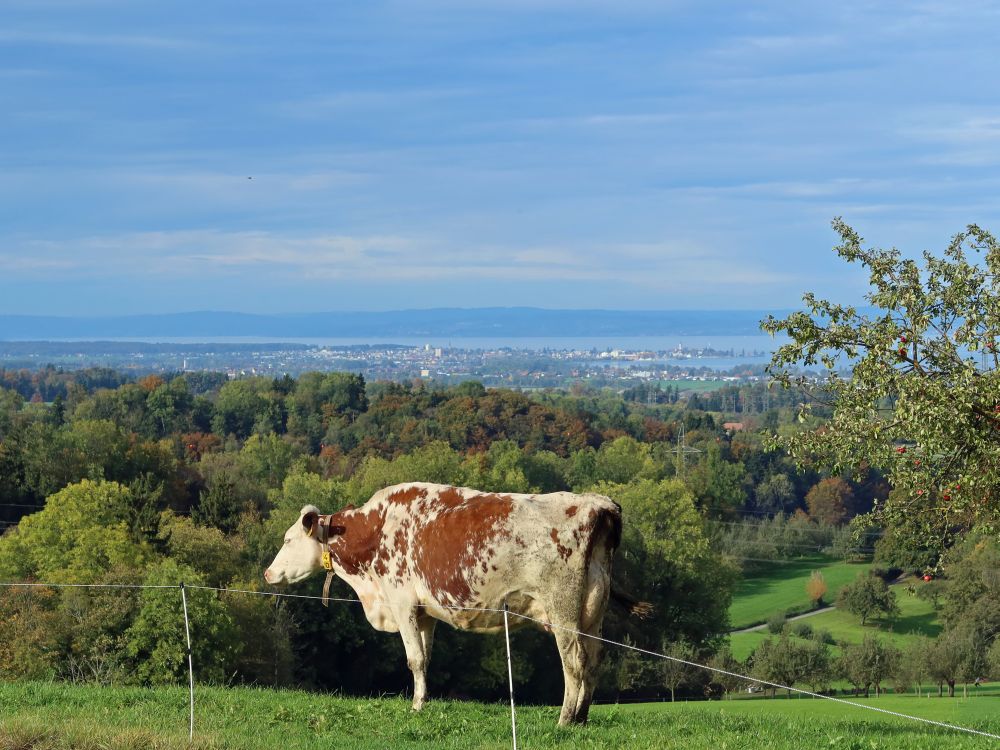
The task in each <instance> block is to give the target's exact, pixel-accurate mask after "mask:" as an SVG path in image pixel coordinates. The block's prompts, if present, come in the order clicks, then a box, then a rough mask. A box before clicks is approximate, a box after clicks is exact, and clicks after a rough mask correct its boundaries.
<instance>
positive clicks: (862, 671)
mask: <svg viewBox="0 0 1000 750" xmlns="http://www.w3.org/2000/svg"><path fill="white" fill-rule="evenodd" d="M898 663H899V650H898V649H897V648H896V647H895V646H893V645H892V644H890V643H886V642H884V641H882V640H880V639H878V638H876V637H875V636H873V635H871V634H870V633H868V634H866V635H865V637H864V640H863V641H862V642H861V643H851V644H848V645H847V646H845V647H844V648H843V650H842V651H841V655H840V673H841V675H842V676H843V677H844V678H845V679H846V680H847V681H848V682H850V683H851V684H852V685H854V688H855V690H863V691H864V693H865V697H866V698H867V697H868V695H869V692H870V690H871V689H872V688H875V694H876V695H878V693H879V692H880V690H881V685H882V683H883V682H885V681H886V680H887V679H889V678H890V677H891V676H892V675H893V673H894V672H895V670H896V667H897V665H898Z"/></svg>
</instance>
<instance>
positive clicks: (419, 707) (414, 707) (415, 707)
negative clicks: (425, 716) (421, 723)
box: [410, 701, 424, 711]
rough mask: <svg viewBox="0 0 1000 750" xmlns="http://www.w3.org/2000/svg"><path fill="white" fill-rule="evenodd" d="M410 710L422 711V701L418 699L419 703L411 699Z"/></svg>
mask: <svg viewBox="0 0 1000 750" xmlns="http://www.w3.org/2000/svg"><path fill="white" fill-rule="evenodd" d="M410 710H411V711H423V710H424V702H423V701H420V702H419V703H417V702H416V701H413V705H412V706H410Z"/></svg>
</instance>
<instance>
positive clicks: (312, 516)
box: [302, 510, 319, 536]
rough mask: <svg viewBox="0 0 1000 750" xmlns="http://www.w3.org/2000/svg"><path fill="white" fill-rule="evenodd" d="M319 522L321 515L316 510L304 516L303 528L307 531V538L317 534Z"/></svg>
mask: <svg viewBox="0 0 1000 750" xmlns="http://www.w3.org/2000/svg"><path fill="white" fill-rule="evenodd" d="M318 520H319V513H317V512H316V511H314V510H310V511H309V512H307V513H305V514H303V516H302V528H303V529H305V531H306V536H313V535H314V534H315V533H316V522H317V521H318Z"/></svg>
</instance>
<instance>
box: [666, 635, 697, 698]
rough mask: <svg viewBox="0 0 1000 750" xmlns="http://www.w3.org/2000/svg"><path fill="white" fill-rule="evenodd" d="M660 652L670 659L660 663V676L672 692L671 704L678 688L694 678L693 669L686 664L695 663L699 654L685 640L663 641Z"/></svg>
mask: <svg viewBox="0 0 1000 750" xmlns="http://www.w3.org/2000/svg"><path fill="white" fill-rule="evenodd" d="M660 651H661V653H663V654H665V655H666V656H668V657H670V658H668V659H663V660H661V661H660V676H661V679H662V680H663V684H664V685H666V686H667V689H668V690H669V691H670V702H671V703H673V702H674V699H675V698H676V693H677V688H679V687H681V685H685V684H687V682H688V681H689V680H690V679H691V677H692V669H693V667H692V666H691V665H690V664H686V663H685V662H690V661H693V660H694V659H695V657H696V656H697V654H696V653H695V650H694V649H693V648H692V647H691V644H690V643H687V642H686V641H684V640H680V641H674V642H673V643H670V642H668V641H663V642H662V643H661V648H660Z"/></svg>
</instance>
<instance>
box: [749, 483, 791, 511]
mask: <svg viewBox="0 0 1000 750" xmlns="http://www.w3.org/2000/svg"><path fill="white" fill-rule="evenodd" d="M755 497H756V500H757V507H758V508H759V509H761V510H765V511H768V512H770V513H783V512H786V511H789V510H792V509H793V506H794V505H795V500H796V495H795V485H794V484H792V480H791V479H789V478H788V475H786V474H772V475H771V476H769V477H768V478H767V479H765V480H764V481H763V482H761V483H760V484H758V485H757V488H756V490H755Z"/></svg>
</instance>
